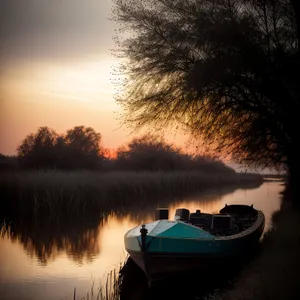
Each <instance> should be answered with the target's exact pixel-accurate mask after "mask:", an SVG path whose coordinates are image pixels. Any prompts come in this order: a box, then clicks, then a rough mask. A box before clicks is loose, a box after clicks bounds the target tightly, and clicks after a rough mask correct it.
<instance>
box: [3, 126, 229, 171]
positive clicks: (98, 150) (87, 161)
mask: <svg viewBox="0 0 300 300" xmlns="http://www.w3.org/2000/svg"><path fill="white" fill-rule="evenodd" d="M108 152H109V150H108V149H105V148H104V147H103V146H102V144H101V134H100V133H97V132H96V131H95V130H94V129H93V128H91V127H84V126H76V127H74V128H72V129H70V130H68V131H67V132H66V134H61V135H60V134H57V133H56V132H55V131H54V130H52V129H50V128H48V127H40V128H39V129H38V131H37V132H36V133H34V134H29V135H28V136H27V137H25V139H24V140H23V141H22V143H21V144H20V146H19V147H18V148H17V155H16V156H4V155H1V154H0V169H1V170H9V169H26V170H28V169H35V170H49V169H56V170H102V171H178V170H194V171H196V170H199V171H204V172H218V173H220V172H229V173H234V172H235V171H234V170H233V169H232V168H230V167H228V166H226V165H225V164H224V163H223V162H221V161H219V160H217V159H216V158H214V157H210V156H200V155H188V154H186V153H183V152H182V151H181V149H179V148H176V147H175V146H173V145H170V144H168V143H166V142H165V141H164V140H163V139H162V138H160V137H158V136H155V135H150V134H146V135H144V136H142V137H140V138H134V139H133V140H132V141H130V142H129V143H128V144H127V145H125V146H122V147H120V148H119V149H117V150H116V151H115V152H114V153H113V155H108Z"/></svg>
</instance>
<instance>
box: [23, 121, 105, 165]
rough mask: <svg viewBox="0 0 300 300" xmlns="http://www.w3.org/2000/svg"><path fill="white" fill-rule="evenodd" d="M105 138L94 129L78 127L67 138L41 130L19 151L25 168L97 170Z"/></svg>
mask: <svg viewBox="0 0 300 300" xmlns="http://www.w3.org/2000/svg"><path fill="white" fill-rule="evenodd" d="M101 150H102V147H101V135H100V133H97V132H96V131H95V130H94V129H93V128H91V127H84V126H75V127H74V128H72V129H70V130H68V131H67V133H66V135H59V134H57V133H56V132H55V131H54V130H53V129H50V128H48V127H40V128H39V129H38V130H37V132H36V133H31V134H29V135H28V136H27V137H26V138H25V139H24V140H23V141H22V143H21V144H20V146H19V147H18V149H17V152H18V159H19V162H20V164H21V166H22V167H24V168H35V169H52V168H57V169H95V168H97V167H98V162H99V159H101Z"/></svg>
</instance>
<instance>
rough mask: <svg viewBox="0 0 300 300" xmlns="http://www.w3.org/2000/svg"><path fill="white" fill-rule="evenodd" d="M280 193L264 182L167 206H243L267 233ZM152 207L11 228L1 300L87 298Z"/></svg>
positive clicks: (0, 272)
mask: <svg viewBox="0 0 300 300" xmlns="http://www.w3.org/2000/svg"><path fill="white" fill-rule="evenodd" d="M283 189H284V187H283V185H282V183H280V182H266V183H264V184H262V185H261V186H260V187H258V188H252V189H236V190H234V191H232V190H231V191H230V192H228V190H227V191H226V190H214V191H207V192H204V193H201V194H197V195H195V196H192V197H191V196H189V197H183V198H181V199H176V200H174V201H172V202H171V203H169V204H168V207H169V209H170V218H173V216H174V213H175V209H176V208H179V207H185V208H188V209H189V210H190V211H191V212H193V211H195V210H196V209H201V210H202V211H203V212H218V211H219V210H220V208H222V207H223V206H224V205H225V204H234V203H245V204H253V205H254V207H255V208H257V209H260V210H262V211H263V212H264V213H265V216H266V228H265V230H268V229H269V228H270V226H272V224H271V216H272V214H273V213H274V212H275V211H277V210H278V209H279V208H280V201H281V195H280V192H281V191H283ZM163 202H164V201H162V203H163ZM155 208H156V207H155V206H154V207H153V208H151V209H149V210H143V211H131V212H128V213H127V214H116V213H114V214H111V215H109V216H107V217H105V218H102V219H101V220H98V219H97V220H96V221H95V220H93V221H91V222H86V223H84V224H72V226H64V227H61V225H59V226H58V227H57V228H55V226H53V225H51V226H52V229H53V230H52V229H51V230H50V229H49V228H48V227H43V226H40V225H39V226H34V224H30V225H27V224H16V225H15V226H13V225H12V227H11V230H9V228H8V230H7V231H6V233H3V234H2V236H1V237H0V299H1V300H6V299H23V300H27V299H32V300H35V299H45V300H48V299H54V300H55V299H73V290H74V287H76V291H77V297H78V299H80V298H81V297H83V296H86V294H87V292H88V291H90V290H91V287H92V285H93V283H94V286H95V290H96V288H97V287H98V286H100V285H102V284H103V283H104V282H105V280H106V276H107V274H108V273H109V272H110V271H111V270H113V269H116V268H117V269H119V267H120V264H121V263H123V262H124V260H125V259H126V255H127V254H126V251H125V249H124V245H123V237H124V234H125V232H126V231H127V230H129V229H131V228H132V227H135V226H137V225H138V224H140V223H142V222H149V221H152V220H153V218H154V211H155ZM0 222H2V221H0ZM101 282H102V283H101Z"/></svg>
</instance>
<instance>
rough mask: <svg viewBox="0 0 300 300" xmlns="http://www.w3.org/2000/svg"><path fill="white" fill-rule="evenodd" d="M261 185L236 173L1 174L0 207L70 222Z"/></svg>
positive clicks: (24, 172)
mask: <svg viewBox="0 0 300 300" xmlns="http://www.w3.org/2000/svg"><path fill="white" fill-rule="evenodd" d="M261 182H262V178H261V177H260V176H257V175H251V174H249V175H241V174H236V173H233V174H232V173H229V174H227V173H224V174H207V173H201V172H170V173H164V172H111V173H100V172H88V171H77V172H60V171H23V172H21V171H19V172H8V173H2V174H1V176H0V198H1V202H0V205H1V206H2V208H3V209H2V210H3V211H5V212H6V213H7V212H9V211H11V212H18V211H19V212H20V213H22V215H26V214H29V216H30V217H34V216H37V215H39V214H42V215H47V216H55V218H57V219H60V218H63V219H68V218H78V217H80V216H83V215H87V214H91V213H93V214H95V212H102V213H103V212H110V211H111V209H114V211H117V210H118V209H120V210H121V209H123V208H126V209H128V207H129V206H132V207H133V206H135V207H138V206H140V207H143V206H145V205H149V203H151V204H153V205H156V204H157V203H158V202H157V201H158V200H161V199H162V198H163V197H166V196H170V195H178V196H179V195H183V194H187V193H191V192H193V191H199V190H203V189H206V188H210V187H222V186H227V185H230V184H245V183H261ZM1 206H0V207H1Z"/></svg>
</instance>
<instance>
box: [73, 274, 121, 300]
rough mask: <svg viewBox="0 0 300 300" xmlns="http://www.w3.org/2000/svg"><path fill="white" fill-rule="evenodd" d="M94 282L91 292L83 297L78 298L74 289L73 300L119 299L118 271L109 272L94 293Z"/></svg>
mask: <svg viewBox="0 0 300 300" xmlns="http://www.w3.org/2000/svg"><path fill="white" fill-rule="evenodd" d="M94 289H95V286H94V282H93V284H92V286H91V290H90V291H88V292H87V293H86V295H85V296H84V297H80V298H78V296H77V291H76V287H75V288H74V292H73V300H78V299H80V300H118V299H120V278H119V270H116V269H114V270H112V271H110V272H109V273H108V274H107V276H106V280H104V281H102V282H100V285H99V287H98V288H97V289H96V290H95V291H94Z"/></svg>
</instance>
